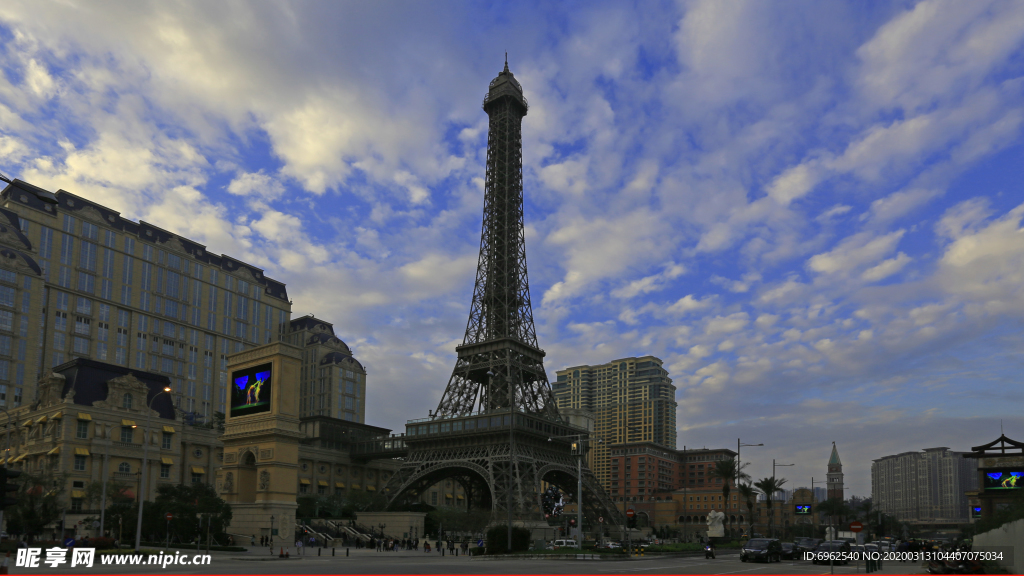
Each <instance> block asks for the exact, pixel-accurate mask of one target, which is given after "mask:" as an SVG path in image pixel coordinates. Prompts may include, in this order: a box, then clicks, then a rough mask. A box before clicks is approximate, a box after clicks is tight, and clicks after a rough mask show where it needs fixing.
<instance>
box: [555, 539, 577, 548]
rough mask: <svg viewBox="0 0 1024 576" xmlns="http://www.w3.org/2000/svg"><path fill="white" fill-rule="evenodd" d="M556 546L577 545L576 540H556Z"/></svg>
mask: <svg viewBox="0 0 1024 576" xmlns="http://www.w3.org/2000/svg"><path fill="white" fill-rule="evenodd" d="M554 546H555V548H575V547H576V541H575V540H555V542H554Z"/></svg>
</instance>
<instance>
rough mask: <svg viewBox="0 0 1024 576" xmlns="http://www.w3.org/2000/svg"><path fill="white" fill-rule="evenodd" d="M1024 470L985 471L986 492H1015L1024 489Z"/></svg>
mask: <svg viewBox="0 0 1024 576" xmlns="http://www.w3.org/2000/svg"><path fill="white" fill-rule="evenodd" d="M1021 476H1024V470H987V471H985V490H1013V489H1015V488H1024V479H1022V478H1021Z"/></svg>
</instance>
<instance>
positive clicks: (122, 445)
mask: <svg viewBox="0 0 1024 576" xmlns="http://www.w3.org/2000/svg"><path fill="white" fill-rule="evenodd" d="M113 444H114V446H116V447H118V448H142V444H136V443H135V442H114V443H113Z"/></svg>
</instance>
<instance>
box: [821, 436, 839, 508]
mask: <svg viewBox="0 0 1024 576" xmlns="http://www.w3.org/2000/svg"><path fill="white" fill-rule="evenodd" d="M825 487H826V488H827V489H828V498H829V499H830V500H831V499H832V498H839V499H840V500H842V499H843V463H842V462H841V461H840V460H839V450H838V449H837V448H836V443H835V442H833V443H832V455H831V456H830V457H829V459H828V474H827V475H826V484H825Z"/></svg>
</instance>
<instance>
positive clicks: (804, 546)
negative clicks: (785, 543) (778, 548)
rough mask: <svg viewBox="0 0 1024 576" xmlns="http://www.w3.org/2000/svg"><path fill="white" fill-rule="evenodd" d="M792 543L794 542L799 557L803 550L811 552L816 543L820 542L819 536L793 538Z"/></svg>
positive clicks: (816, 545)
mask: <svg viewBox="0 0 1024 576" xmlns="http://www.w3.org/2000/svg"><path fill="white" fill-rule="evenodd" d="M793 543H794V544H796V551H797V554H799V555H800V556H801V557H802V556H803V553H804V552H813V551H814V549H815V548H817V547H818V544H820V543H821V539H820V538H804V537H801V538H794V539H793Z"/></svg>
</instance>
